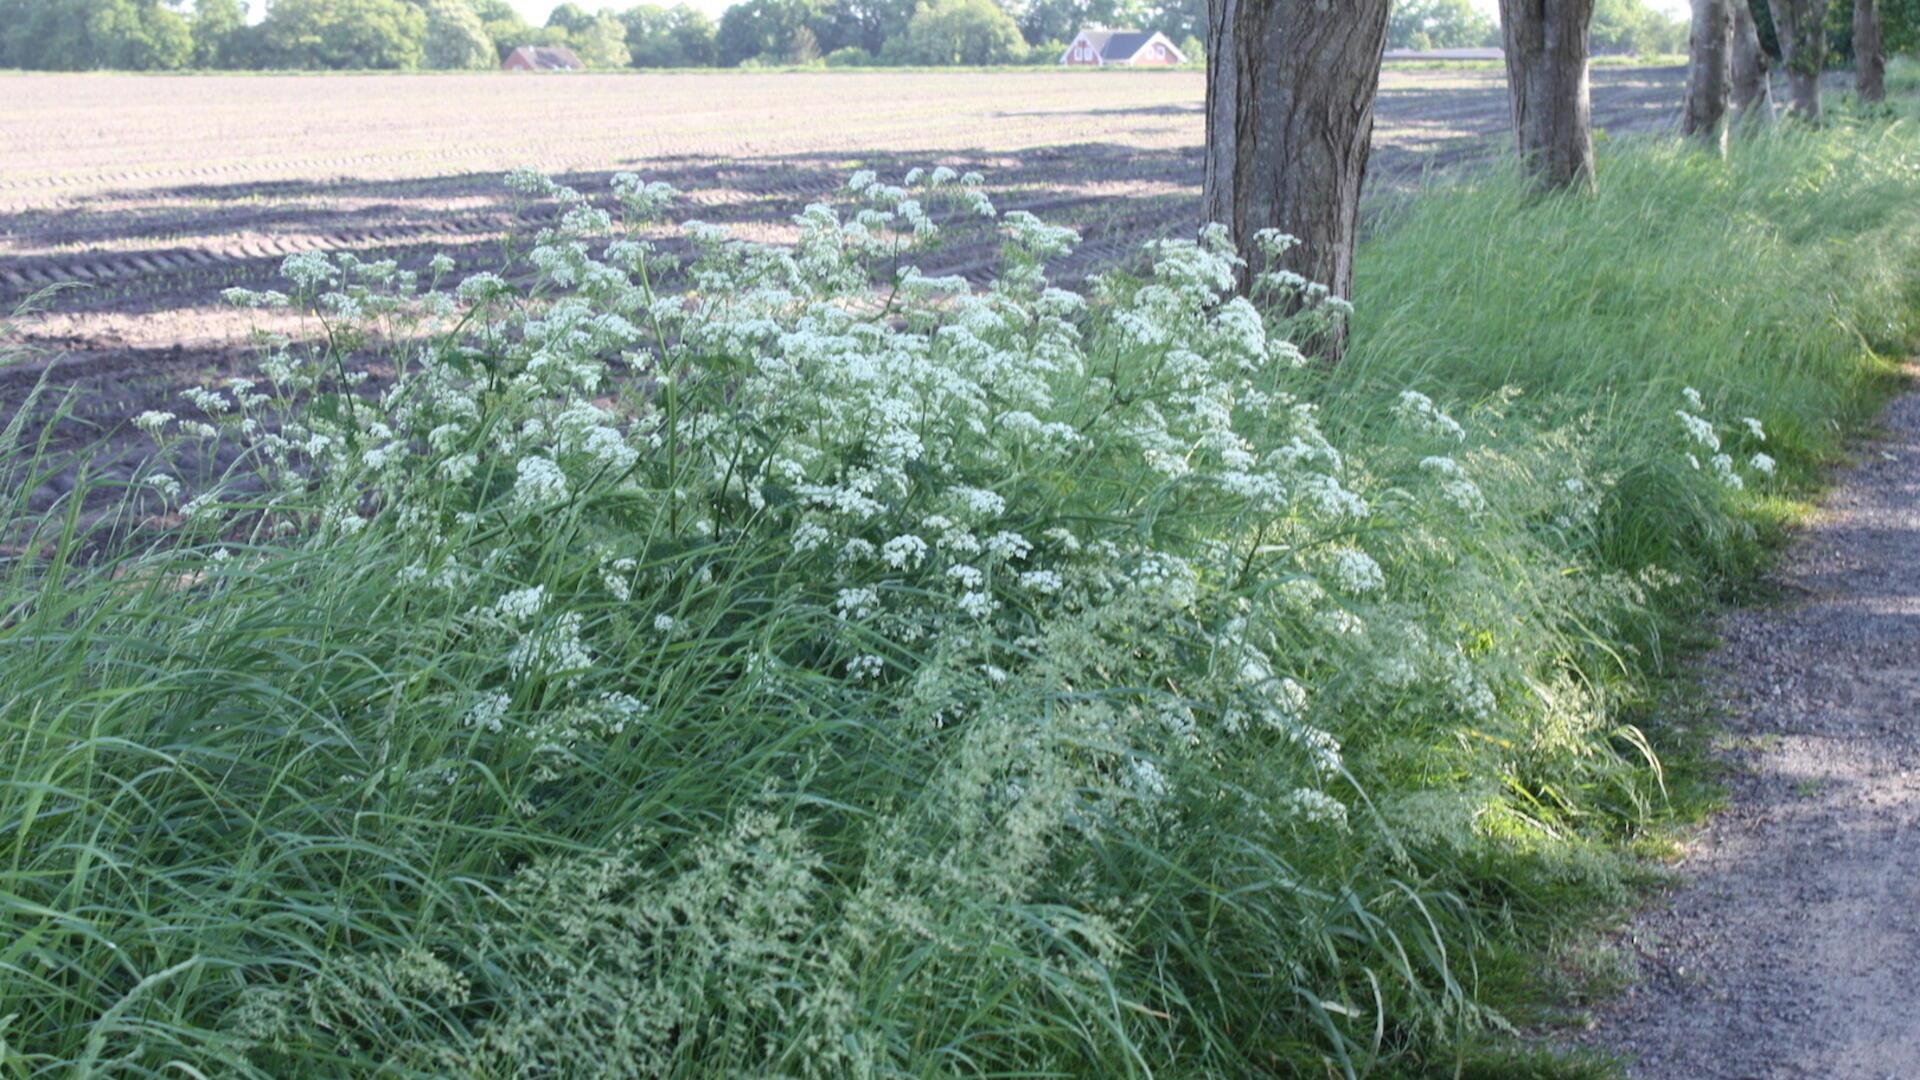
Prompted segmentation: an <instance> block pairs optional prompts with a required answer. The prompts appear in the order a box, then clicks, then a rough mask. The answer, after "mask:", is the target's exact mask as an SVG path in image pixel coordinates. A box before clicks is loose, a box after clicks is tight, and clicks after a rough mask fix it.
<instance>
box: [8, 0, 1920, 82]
mask: <svg viewBox="0 0 1920 1080" xmlns="http://www.w3.org/2000/svg"><path fill="white" fill-rule="evenodd" d="M264 2H266V3H267V7H266V11H265V18H263V19H261V20H259V21H257V22H254V21H250V20H249V19H248V7H247V3H246V0H0V66H4V67H11V68H29V69H38V70H52V71H87V70H102V69H116V70H133V71H166V70H177V69H186V68H202V69H205V68H215V69H219V68H225V69H264V68H291V69H312V70H329V69H332V70H337V69H381V70H408V69H420V68H427V69H448V70H458V69H483V68H491V67H496V66H498V65H499V63H500V61H501V60H502V59H504V58H505V57H506V55H507V54H508V53H510V52H512V51H513V50H514V49H515V48H517V47H519V46H522V45H567V46H569V47H571V48H572V49H573V50H574V52H575V53H577V54H578V55H579V56H580V59H581V60H582V61H583V62H585V63H586V64H587V65H588V66H589V67H595V68H623V67H635V68H669V67H709V66H724V67H735V66H758V65H787V64H814V63H823V64H826V65H829V66H842V65H858V64H868V63H881V64H1016V63H1052V62H1053V61H1054V60H1055V59H1056V58H1057V57H1058V56H1059V55H1060V53H1061V52H1062V51H1064V49H1065V47H1066V42H1067V41H1068V40H1069V39H1071V38H1072V36H1073V35H1074V33H1076V32H1077V31H1078V30H1079V29H1080V28H1081V27H1082V26H1087V25H1106V26H1138V27H1148V28H1152V29H1156V30H1160V31H1162V32H1164V33H1165V34H1166V35H1167V36H1168V37H1169V38H1171V39H1173V40H1174V41H1175V42H1178V43H1180V44H1181V46H1182V48H1183V50H1184V51H1186V53H1187V54H1188V56H1189V58H1191V59H1193V60H1195V61H1198V60H1201V59H1203V56H1202V53H1203V48H1202V45H1201V38H1202V37H1203V36H1204V35H1205V33H1206V20H1207V0H743V2H741V3H737V4H735V5H734V6H733V7H731V8H728V9H727V11H726V14H725V15H723V16H722V17H721V18H720V19H719V20H718V22H716V21H715V20H713V19H711V18H709V17H707V16H706V15H705V14H703V13H702V12H700V11H698V10H696V9H694V8H692V7H690V6H688V5H686V4H684V3H682V4H678V5H676V6H673V7H667V6H664V5H660V4H641V5H639V6H636V7H629V8H626V9H624V10H620V9H616V8H602V9H600V10H597V11H589V10H587V9H586V8H584V7H582V6H581V5H580V4H578V3H575V2H567V3H562V4H560V5H559V6H557V7H555V8H554V9H553V12H552V14H551V15H550V16H549V17H548V18H547V21H546V23H545V24H544V25H540V26H535V25H532V24H529V23H527V22H526V21H524V20H523V19H521V18H520V16H519V14H518V13H517V12H516V11H515V10H514V8H513V6H512V4H510V3H509V2H508V0H264ZM1882 5H1883V10H1884V15H1883V18H1884V21H1885V24H1886V44H1887V48H1888V51H1902V50H1907V49H1912V48H1914V46H1915V44H1916V37H1917V36H1920V33H1917V31H1920V0H1882ZM1754 6H1755V8H1756V18H1757V19H1758V20H1761V26H1760V33H1761V36H1762V40H1763V41H1770V40H1771V33H1772V24H1771V21H1770V20H1766V19H1765V11H1766V6H1767V5H1766V3H1765V0H1760V2H1758V3H1756V4H1755V5H1754ZM1851 10H1852V2H1851V0H1833V16H1832V20H1831V22H1832V26H1833V28H1834V29H1833V34H1832V39H1833V45H1834V51H1835V52H1836V54H1837V55H1838V56H1840V57H1841V58H1842V59H1845V58H1846V57H1847V56H1848V55H1850V53H1849V52H1848V45H1847V42H1848V40H1849V38H1848V35H1849V32H1850V31H1849V27H1850V25H1851V23H1850V21H1849V20H1850V13H1851ZM1686 38H1687V27H1686V24H1685V23H1684V22H1683V21H1681V20H1677V19H1673V18H1670V17H1668V16H1665V15H1663V14H1661V13H1659V12H1657V11H1654V10H1653V9H1652V8H1650V7H1648V6H1647V3H1646V0H1596V3H1595V10H1594V17H1593V25H1592V47H1593V51H1594V52H1596V53H1637V54H1642V55H1645V54H1652V53H1676V52H1681V51H1684V49H1685V47H1686ZM1499 43H1500V28H1499V26H1498V25H1497V24H1496V23H1495V22H1494V20H1493V19H1492V18H1491V17H1489V16H1488V15H1486V14H1485V13H1483V12H1482V11H1481V10H1480V9H1479V8H1477V7H1476V6H1475V5H1474V4H1473V3H1472V2H1471V0H1396V2H1395V4H1394V6H1393V11H1392V15H1391V17H1390V21H1389V25H1388V40H1387V44H1388V47H1389V48H1410V49H1438V48H1462V47H1472V46H1483V45H1498V44H1499Z"/></svg>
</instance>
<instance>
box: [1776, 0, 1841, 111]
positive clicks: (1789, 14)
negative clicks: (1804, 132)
mask: <svg viewBox="0 0 1920 1080" xmlns="http://www.w3.org/2000/svg"><path fill="white" fill-rule="evenodd" d="M1768 9H1769V10H1770V11H1772V12H1773V32H1774V36H1776V37H1778V38H1779V39H1780V59H1781V61H1782V62H1784V63H1785V65H1786V68H1787V98H1788V100H1787V108H1788V110H1789V111H1791V112H1792V113H1793V114H1794V115H1796V116H1799V117H1800V118H1801V119H1803V120H1818V119H1820V69H1821V68H1824V67H1826V65H1827V27H1826V22H1825V19H1826V14H1827V4H1826V0H1769V3H1768Z"/></svg>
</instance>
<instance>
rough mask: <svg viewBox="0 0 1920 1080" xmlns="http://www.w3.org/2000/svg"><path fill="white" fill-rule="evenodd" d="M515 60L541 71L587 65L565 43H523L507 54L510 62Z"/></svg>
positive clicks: (562, 69) (561, 69)
mask: <svg viewBox="0 0 1920 1080" xmlns="http://www.w3.org/2000/svg"><path fill="white" fill-rule="evenodd" d="M514 60H519V61H521V62H522V63H525V64H527V65H528V66H530V67H533V68H536V69H538V70H541V71H565V70H573V69H577V68H582V67H585V66H586V65H585V64H582V63H581V62H580V58H579V57H578V56H575V55H574V52H573V50H572V49H569V48H567V47H566V46H565V45H522V46H520V47H519V48H517V49H515V50H513V51H512V52H511V53H508V54H507V62H508V63H512V62H513V61H514Z"/></svg>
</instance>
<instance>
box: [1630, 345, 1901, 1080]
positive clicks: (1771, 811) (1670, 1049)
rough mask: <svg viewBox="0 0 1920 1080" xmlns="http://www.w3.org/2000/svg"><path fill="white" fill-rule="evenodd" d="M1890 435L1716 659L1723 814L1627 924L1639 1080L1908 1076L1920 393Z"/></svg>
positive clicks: (1841, 488)
mask: <svg viewBox="0 0 1920 1080" xmlns="http://www.w3.org/2000/svg"><path fill="white" fill-rule="evenodd" d="M1915 373H1916V374H1920V371H1916V372H1915ZM1883 423H1884V427H1883V429H1882V431H1881V433H1880V437H1879V438H1877V439H1875V440H1874V441H1872V442H1870V443H1868V444H1866V445H1865V446H1863V447H1862V448H1861V449H1860V460H1859V463H1858V464H1857V465H1856V466H1855V467H1854V468H1852V469H1850V470H1848V471H1847V472H1846V473H1844V474H1843V476H1842V477H1841V482H1840V484H1839V485H1838V486H1837V487H1836V488H1835V489H1834V490H1833V491H1832V492H1830V493H1829V496H1828V497H1827V498H1826V499H1825V500H1823V503H1822V507H1821V511H1820V513H1819V515H1818V516H1817V518H1816V519H1815V520H1814V521H1813V522H1811V523H1810V525H1809V526H1808V528H1807V529H1806V530H1805V533H1804V535H1803V536H1802V537H1801V538H1800V539H1799V541H1798V542H1797V543H1796V544H1795V545H1794V547H1793V549H1792V551H1791V553H1790V555H1789V556H1788V557H1787V559H1786V560H1785V563H1784V565H1783V566H1782V567H1781V568H1780V570H1779V571H1778V574H1777V577H1778V579H1779V584H1780V585H1781V586H1782V587H1783V589H1784V591H1785V593H1786V597H1787V599H1786V600H1785V602H1783V603H1781V604H1778V605H1774V606H1770V607H1766V608H1760V609H1753V610H1745V611H1739V612H1736V613H1734V614H1732V615H1731V616H1730V617H1729V618H1728V619H1727V621H1726V623H1725V625H1724V628H1723V642H1724V643H1723V645H1722V646H1721V647H1720V648H1719V649H1718V650H1716V652H1715V653H1714V654H1713V655H1712V656H1711V657H1710V658H1709V660H1708V669H1709V675H1708V678H1709V686H1710V688H1711V689H1712V691H1713V692H1714V693H1715V694H1716V695H1718V696H1719V697H1720V698H1721V699H1722V700H1723V701H1724V702H1725V705H1726V717H1727V720H1726V724H1727V736H1728V737H1727V739H1726V740H1725V741H1726V743H1727V750H1726V757H1727V760H1728V764H1729V765H1730V766H1732V769H1731V771H1732V773H1733V774H1734V775H1733V780H1732V790H1731V793H1730V794H1731V804H1730V808H1729V809H1728V811H1727V812H1726V813H1723V814H1721V815H1719V816H1718V817H1717V818H1715V819H1714V820H1713V822H1712V823H1711V824H1710V825H1709V826H1708V827H1707V828H1706V829H1705V830H1704V831H1702V832H1701V833H1700V834H1699V835H1698V836H1697V837H1695V838H1694V840H1693V842H1692V843H1691V844H1690V845H1689V850H1688V853H1687V855H1686V857H1685V859H1684V860H1683V862H1682V863H1681V864H1680V866H1679V871H1680V874H1681V876H1682V880H1683V883H1682V884H1681V885H1680V886H1679V887H1678V888H1677V889H1676V890H1675V891H1674V892H1673V894H1672V895H1671V897H1670V898H1669V900H1670V903H1663V904H1662V905H1660V906H1659V907H1658V909H1657V910H1654V911H1652V912H1649V913H1648V914H1646V915H1645V916H1643V917H1642V918H1641V919H1639V920H1638V921H1637V922H1636V923H1635V924H1634V925H1633V926H1632V927H1631V929H1630V931H1629V934H1630V937H1629V944H1630V947H1631V948H1632V949H1633V950H1634V951H1635V952H1636V953H1637V954H1638V959H1639V963H1640V968H1641V973H1642V976H1643V979H1642V982H1641V984H1640V985H1639V986H1638V987H1636V988H1635V989H1634V990H1633V991H1632V992H1631V993H1630V994H1629V995H1628V997H1627V998H1626V999H1625V1000H1624V1001H1623V1002H1621V1003H1619V1004H1618V1006H1617V1007H1616V1008H1614V1009H1613V1010H1611V1011H1610V1012H1609V1013H1608V1014H1606V1015H1604V1016H1603V1017H1602V1018H1601V1024H1600V1027H1599V1028H1598V1030H1597V1031H1596V1032H1595V1033H1594V1034H1595V1037H1596V1039H1597V1041H1598V1042H1599V1043H1600V1044H1601V1045H1603V1046H1606V1047H1608V1048H1609V1049H1612V1050H1615V1051H1617V1052H1619V1053H1621V1054H1622V1055H1624V1056H1625V1057H1627V1058H1628V1060H1629V1061H1631V1062H1632V1063H1633V1064H1632V1067H1631V1068H1630V1070H1629V1073H1630V1075H1632V1076H1635V1077H1644V1078H1649V1080H1655V1078H1657V1080H1669V1078H1671V1080H1762V1078H1765V1080H1774V1078H1800V1077H1807V1078H1813V1077H1818V1078H1821V1080H1895V1078H1897V1080H1912V1078H1916V1077H1920V393H1908V394H1907V395H1906V396H1904V397H1902V398H1901V399H1899V400H1898V401H1897V402H1895V404H1894V405H1893V407H1892V408H1891V409H1890V410H1889V411H1888V413H1887V414H1886V416H1885V418H1884V421H1883Z"/></svg>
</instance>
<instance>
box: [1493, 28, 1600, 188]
mask: <svg viewBox="0 0 1920 1080" xmlns="http://www.w3.org/2000/svg"><path fill="white" fill-rule="evenodd" d="M1593 3H1594V0H1500V29H1501V34H1502V36H1503V37H1504V38H1505V40H1506V48H1507V92H1508V94H1509V96H1510V97H1511V98H1512V100H1513V132H1514V135H1515V136H1516V137H1517V139H1518V140H1519V144H1520V157H1521V159H1522V160H1523V161H1525V162H1526V165H1527V169H1528V170H1529V171H1530V172H1532V174H1533V176H1534V179H1535V180H1536V181H1537V182H1538V183H1539V184H1540V186H1541V187H1543V188H1548V189H1554V188H1568V187H1585V186H1588V185H1590V184H1592V183H1593V131H1592V109H1593V106H1592V101H1591V99H1590V97H1589V93H1588V87H1587V33H1588V30H1589V28H1590V26H1591V24H1592V22H1593Z"/></svg>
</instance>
